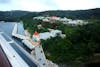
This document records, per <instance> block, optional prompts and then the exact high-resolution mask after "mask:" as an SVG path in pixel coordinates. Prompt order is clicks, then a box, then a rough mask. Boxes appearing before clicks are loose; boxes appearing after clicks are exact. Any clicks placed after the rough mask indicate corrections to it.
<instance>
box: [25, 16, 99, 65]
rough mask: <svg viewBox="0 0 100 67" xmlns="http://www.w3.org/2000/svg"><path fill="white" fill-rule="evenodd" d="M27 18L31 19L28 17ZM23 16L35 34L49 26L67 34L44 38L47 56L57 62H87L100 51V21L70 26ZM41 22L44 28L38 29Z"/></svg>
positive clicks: (43, 44)
mask: <svg viewBox="0 0 100 67" xmlns="http://www.w3.org/2000/svg"><path fill="white" fill-rule="evenodd" d="M27 19H29V18H28V17H27ZM27 19H26V17H23V21H24V23H25V27H26V28H27V29H28V30H29V32H31V34H33V32H34V31H38V32H45V31H48V30H47V28H53V29H59V30H62V31H63V33H65V34H66V37H65V38H64V39H62V38H61V37H55V38H51V39H48V40H42V41H41V43H42V46H43V49H44V51H45V54H46V57H47V58H48V59H50V60H52V61H53V62H55V63H58V64H59V63H62V64H66V63H75V62H78V63H85V62H87V61H88V60H90V59H91V57H93V54H94V53H95V52H100V49H99V48H100V45H99V43H100V36H99V34H100V30H99V29H100V21H99V20H95V21H93V20H92V21H90V20H89V21H90V23H89V24H87V25H83V26H69V25H64V24H62V23H61V22H59V23H55V24H51V23H45V22H42V21H41V20H33V19H32V18H31V19H30V20H27ZM39 24H41V25H42V26H43V27H44V28H43V29H38V28H37V25H39Z"/></svg>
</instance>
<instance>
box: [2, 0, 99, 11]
mask: <svg viewBox="0 0 100 67" xmlns="http://www.w3.org/2000/svg"><path fill="white" fill-rule="evenodd" d="M97 7H98V8H100V0H0V10H27V11H45V10H79V9H90V8H97Z"/></svg>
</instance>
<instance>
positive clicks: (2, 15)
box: [0, 11, 29, 21]
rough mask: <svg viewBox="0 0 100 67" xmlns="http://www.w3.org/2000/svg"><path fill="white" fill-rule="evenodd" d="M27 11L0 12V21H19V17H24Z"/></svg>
mask: <svg viewBox="0 0 100 67" xmlns="http://www.w3.org/2000/svg"><path fill="white" fill-rule="evenodd" d="M27 13H29V12H27V11H0V21H19V19H20V17H22V16H23V15H26V14H27Z"/></svg>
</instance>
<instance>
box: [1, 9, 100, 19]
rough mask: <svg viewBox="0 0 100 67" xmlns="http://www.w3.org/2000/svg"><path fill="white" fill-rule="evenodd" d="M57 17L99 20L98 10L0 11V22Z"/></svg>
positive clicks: (99, 12)
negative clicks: (37, 17) (38, 17)
mask: <svg viewBox="0 0 100 67" xmlns="http://www.w3.org/2000/svg"><path fill="white" fill-rule="evenodd" d="M53 15H55V16H59V17H67V18H70V19H100V8H96V9H89V10H75V11H65V10H52V11H44V12H28V11H0V21H2V20H4V21H19V20H21V19H20V18H23V17H27V18H32V17H34V16H53Z"/></svg>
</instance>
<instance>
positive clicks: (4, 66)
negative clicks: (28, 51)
mask: <svg viewBox="0 0 100 67" xmlns="http://www.w3.org/2000/svg"><path fill="white" fill-rule="evenodd" d="M0 67H12V66H11V64H10V63H9V61H8V59H7V57H6V55H5V53H4V52H3V50H2V48H1V46H0Z"/></svg>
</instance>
